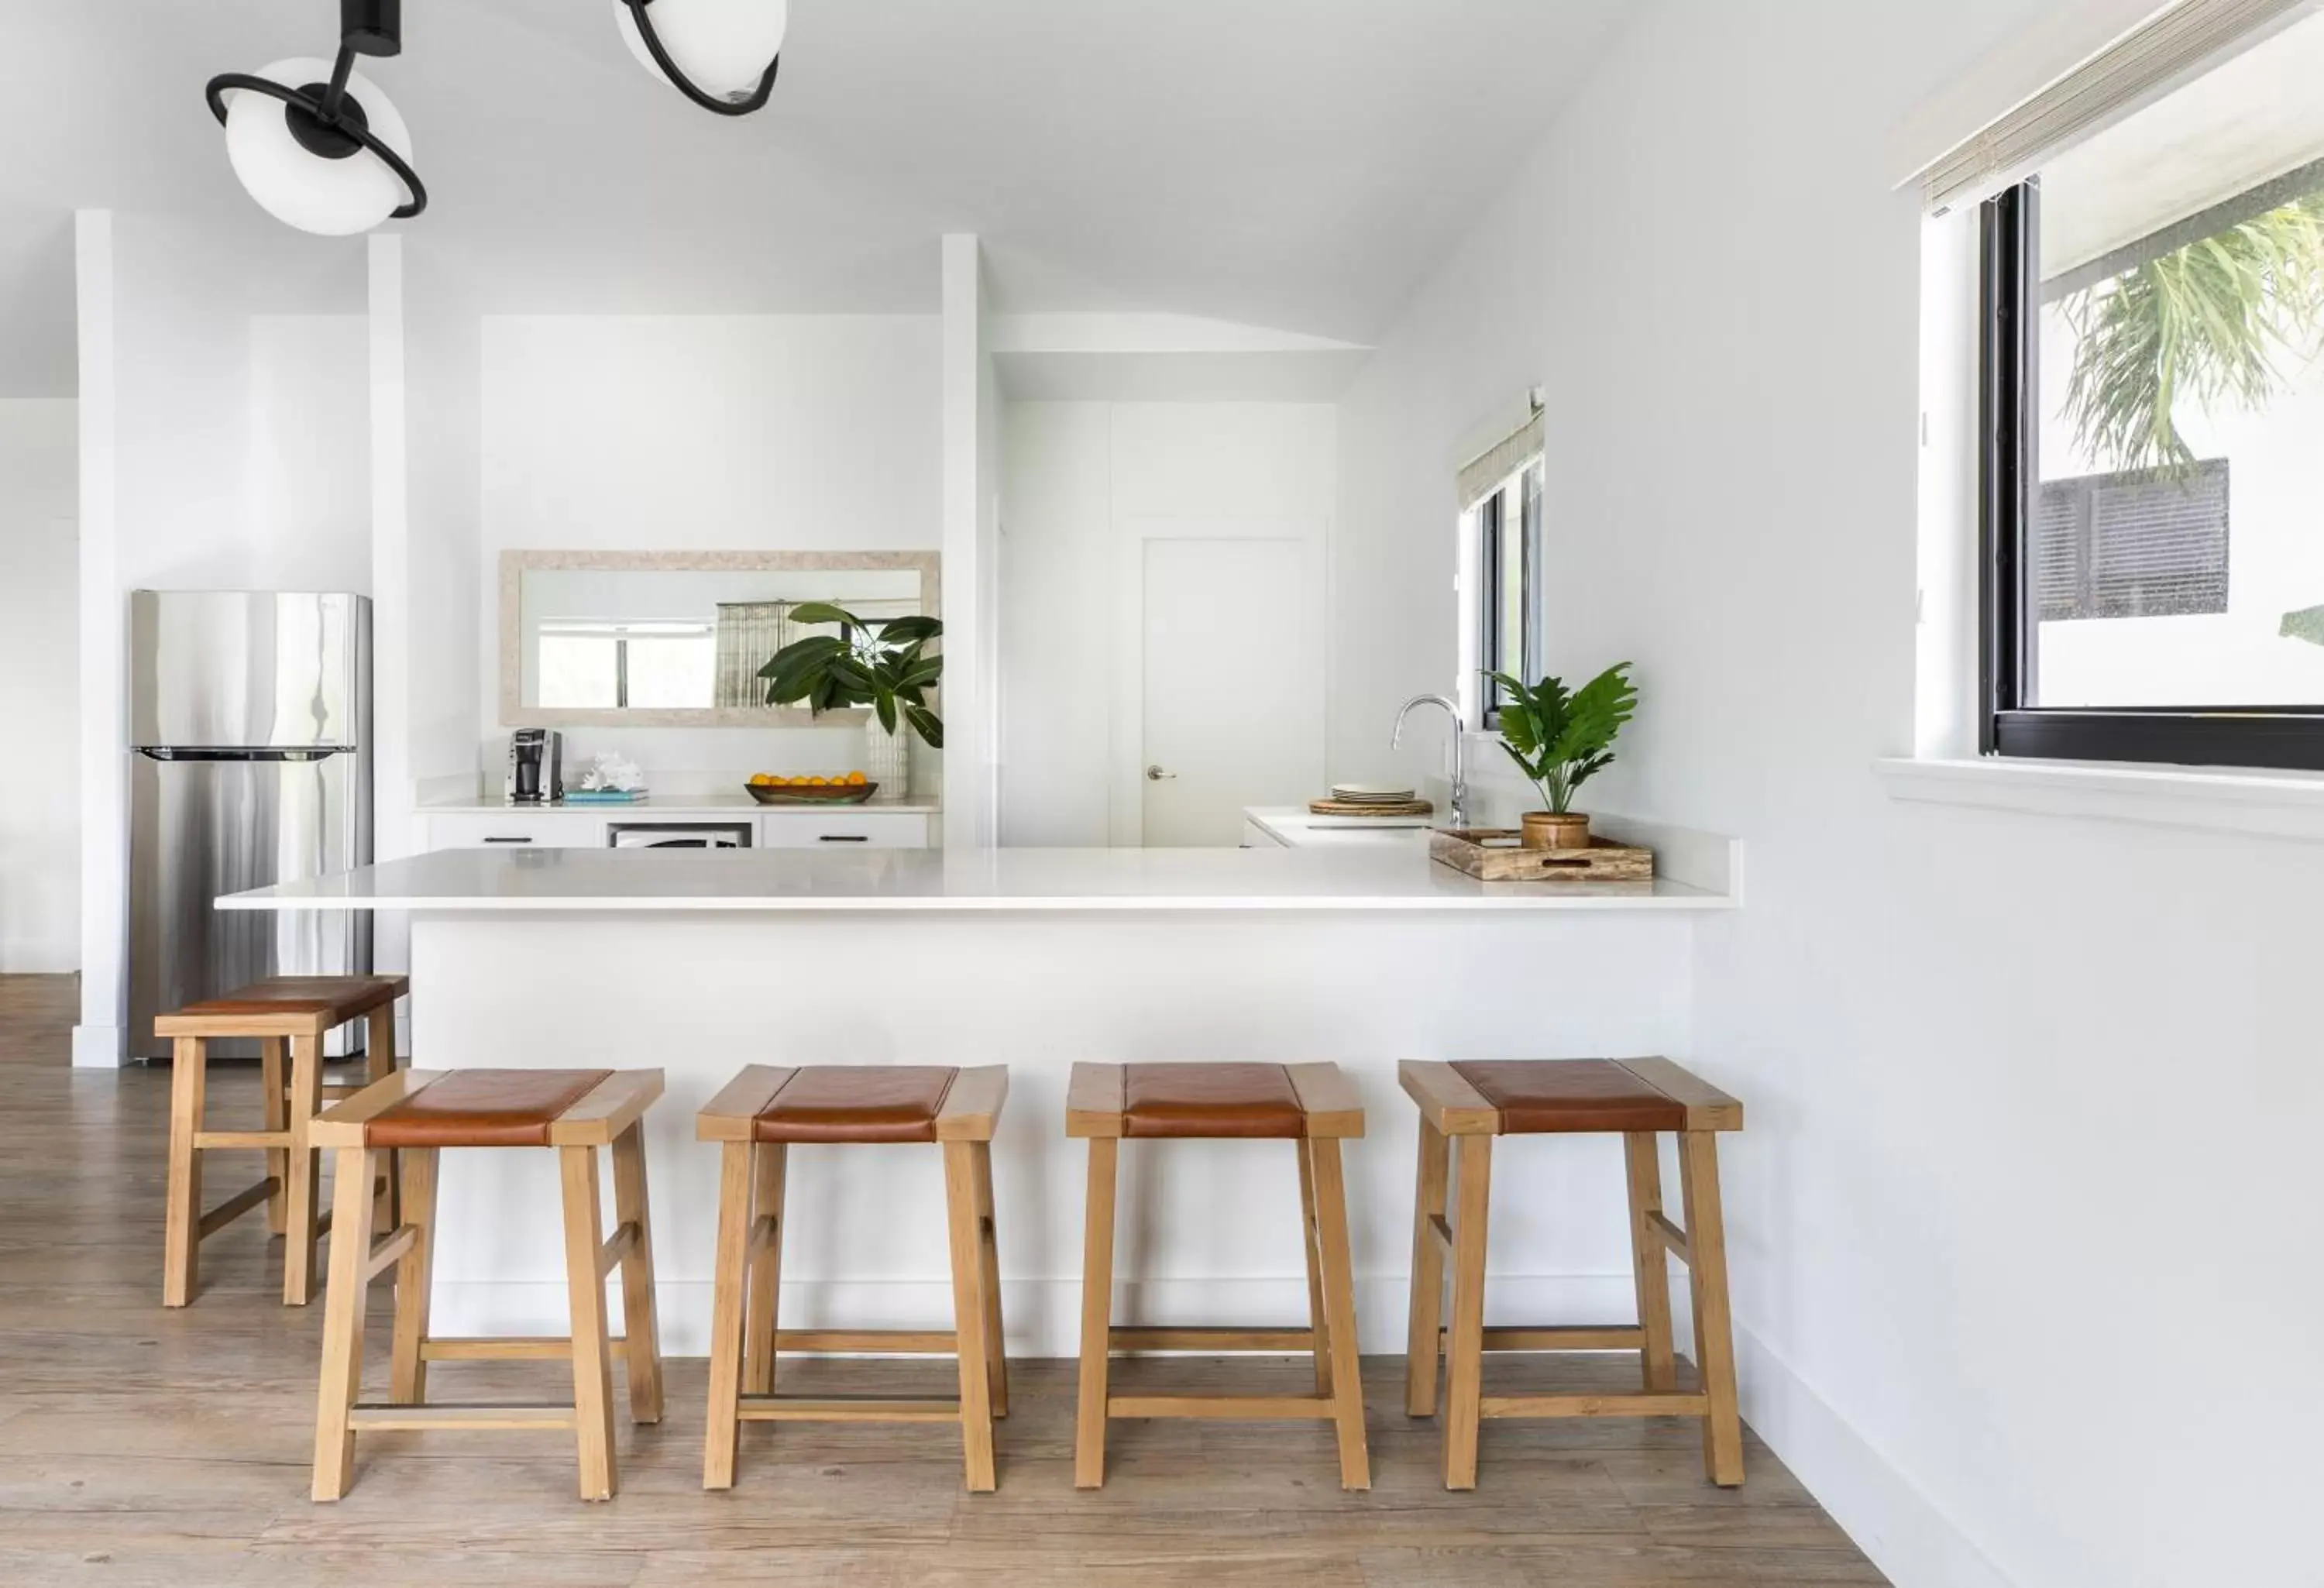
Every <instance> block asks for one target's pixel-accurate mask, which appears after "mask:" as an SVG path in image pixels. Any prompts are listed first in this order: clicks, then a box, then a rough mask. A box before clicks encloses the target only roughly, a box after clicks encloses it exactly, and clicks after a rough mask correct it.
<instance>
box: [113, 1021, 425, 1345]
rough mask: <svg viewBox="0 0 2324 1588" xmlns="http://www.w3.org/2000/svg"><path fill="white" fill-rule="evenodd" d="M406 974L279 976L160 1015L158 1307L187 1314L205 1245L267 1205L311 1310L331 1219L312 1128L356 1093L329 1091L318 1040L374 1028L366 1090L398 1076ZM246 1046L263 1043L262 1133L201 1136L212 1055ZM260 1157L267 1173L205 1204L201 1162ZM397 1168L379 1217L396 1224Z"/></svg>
mask: <svg viewBox="0 0 2324 1588" xmlns="http://www.w3.org/2000/svg"><path fill="white" fill-rule="evenodd" d="M407 987H408V983H407V982H406V981H405V979H404V978H403V977H401V976H275V977H273V978H272V979H270V980H267V981H263V982H254V983H251V984H250V985H249V986H247V987H238V988H236V989H235V991H233V992H229V993H227V994H226V996H225V997H223V998H206V999H204V1000H202V1001H201V1002H198V1003H189V1004H187V1005H186V1006H185V1007H184V1008H182V1009H175V1010H171V1011H169V1012H168V1013H166V1014H157V1015H155V1016H154V1017H153V1034H154V1035H155V1036H156V1037H164V1038H168V1039H170V1042H171V1060H170V1169H169V1204H168V1212H167V1214H166V1215H165V1217H164V1219H163V1222H162V1238H161V1249H162V1250H161V1305H162V1306H185V1305H186V1304H187V1303H189V1302H190V1301H191V1300H193V1298H194V1293H195V1291H196V1290H197V1289H198V1288H199V1283H200V1277H201V1275H200V1269H201V1243H202V1241H203V1240H204V1238H205V1237H207V1236H210V1235H214V1234H216V1233H218V1232H219V1231H220V1230H223V1229H225V1228H226V1225H228V1224H230V1223H233V1222H234V1221H235V1219H237V1218H240V1217H241V1216H242V1215H243V1214H245V1213H248V1212H249V1211H250V1210H251V1209H252V1208H254V1207H257V1206H260V1205H263V1206H264V1207H265V1209H266V1227H267V1229H268V1230H269V1231H271V1232H272V1233H275V1234H278V1235H281V1236H283V1237H284V1241H283V1243H282V1300H283V1304H284V1305H285V1306H306V1305H307V1303H308V1302H309V1300H311V1299H312V1298H313V1297H314V1293H315V1242H317V1241H318V1240H319V1239H320V1238H321V1236H322V1233H323V1232H324V1230H325V1229H326V1228H327V1227H328V1222H329V1215H328V1214H324V1213H322V1212H321V1211H320V1210H319V1209H318V1206H317V1205H316V1204H317V1201H318V1193H317V1191H316V1181H317V1168H318V1166H317V1163H316V1158H315V1151H314V1148H313V1146H312V1144H311V1143H309V1140H307V1131H308V1127H309V1125H310V1124H311V1123H312V1122H313V1121H314V1118H315V1116H316V1115H317V1114H318V1113H321V1112H322V1109H323V1099H324V1098H325V1097H326V1096H329V1095H340V1096H344V1095H346V1094H349V1093H352V1092H355V1091H356V1090H358V1089H359V1088H358V1087H356V1086H355V1085H332V1086H327V1085H324V1083H323V1039H325V1038H326V1037H327V1036H329V1035H330V1033H331V1032H333V1031H334V1030H336V1029H338V1028H339V1027H341V1026H344V1025H346V1024H347V1023H348V1022H349V1021H350V1020H362V1021H364V1024H365V1027H366V1029H367V1032H368V1036H367V1039H366V1043H365V1046H366V1048H368V1052H367V1054H366V1057H365V1059H364V1068H365V1072H366V1074H365V1076H364V1084H366V1085H368V1084H370V1083H372V1082H376V1081H380V1080H383V1079H384V1078H385V1077H386V1076H389V1075H390V1074H392V1072H393V1071H394V1069H395V1001H396V1000H397V999H399V998H401V997H402V996H403V994H404V992H405V991H406V989H407ZM231 1039H252V1040H255V1041H256V1042H257V1044H258V1062H259V1098H260V1106H261V1115H260V1119H261V1122H262V1124H263V1126H264V1128H263V1130H257V1131H210V1130H206V1129H204V1128H203V1116H204V1114H205V1113H206V1112H207V1109H208V1098H209V1061H210V1047H209V1045H210V1044H211V1043H212V1042H214V1041H224V1040H231ZM221 1150H224V1151H247V1152H263V1153H264V1154H265V1155H266V1177H265V1178H264V1179H263V1180H260V1181H259V1182H258V1183H257V1184H255V1185H254V1186H248V1187H246V1188H245V1189H244V1190H242V1191H240V1192H238V1193H236V1194H235V1196H229V1197H227V1198H226V1200H225V1201H223V1202H221V1203H219V1204H218V1205H217V1206H216V1207H214V1208H211V1209H209V1210H208V1211H207V1212H205V1211H204V1209H203V1207H202V1160H203V1159H204V1158H205V1157H206V1156H207V1155H208V1154H209V1153H211V1152H215V1151H221ZM395 1178H396V1176H395V1166H394V1165H393V1163H392V1162H391V1163H389V1164H388V1165H387V1175H386V1180H385V1188H384V1189H383V1191H382V1192H381V1194H380V1195H381V1197H382V1199H383V1203H384V1204H385V1205H384V1206H383V1208H382V1210H381V1217H382V1218H383V1220H384V1221H386V1222H388V1223H393V1222H394V1220H395V1217H396V1216H397V1215H396V1212H395V1206H394V1204H395V1198H396V1196H397V1192H396V1190H395Z"/></svg>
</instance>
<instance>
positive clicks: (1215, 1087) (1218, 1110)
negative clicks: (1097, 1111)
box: [1121, 1064, 1307, 1140]
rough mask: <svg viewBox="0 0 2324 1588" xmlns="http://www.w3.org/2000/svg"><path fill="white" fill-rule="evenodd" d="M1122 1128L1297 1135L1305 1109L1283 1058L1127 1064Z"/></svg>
mask: <svg viewBox="0 0 2324 1588" xmlns="http://www.w3.org/2000/svg"><path fill="white" fill-rule="evenodd" d="M1121 1119H1122V1132H1121V1133H1122V1134H1123V1135H1125V1136H1180V1137H1213V1138H1217V1137H1234V1138H1263V1139H1271V1140H1296V1139H1298V1138H1299V1137H1301V1136H1304V1135H1305V1134H1306V1133H1307V1114H1306V1111H1305V1110H1304V1109H1302V1108H1301V1107H1300V1106H1299V1094H1298V1093H1297V1092H1296V1091H1295V1090H1293V1089H1292V1085H1291V1072H1290V1071H1288V1070H1286V1069H1285V1068H1284V1067H1283V1066H1281V1065H1279V1064H1133V1065H1125V1066H1123V1080H1122V1111H1121Z"/></svg>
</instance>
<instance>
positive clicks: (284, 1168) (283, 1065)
mask: <svg viewBox="0 0 2324 1588" xmlns="http://www.w3.org/2000/svg"><path fill="white" fill-rule="evenodd" d="M258 1085H259V1089H260V1090H261V1091H263V1093H264V1094H266V1095H265V1098H264V1101H263V1104H262V1105H261V1107H260V1110H259V1122H260V1124H261V1125H262V1126H263V1127H264V1128H265V1129H267V1130H269V1131H287V1130H289V1129H290V1128H291V1097H290V1086H291V1049H290V1047H289V1045H288V1044H286V1043H285V1042H284V1041H283V1040H282V1039H281V1038H280V1037H261V1038H260V1039H258ZM266 1177H267V1178H268V1179H270V1180H272V1181H273V1182H274V1189H273V1190H272V1191H270V1192H268V1193H267V1194H266V1233H268V1234H270V1235H280V1234H281V1233H282V1232H283V1231H285V1230H287V1229H289V1228H290V1227H291V1155H290V1154H289V1153H288V1152H285V1151H283V1150H282V1149H281V1148H279V1147H270V1148H268V1149H266Z"/></svg>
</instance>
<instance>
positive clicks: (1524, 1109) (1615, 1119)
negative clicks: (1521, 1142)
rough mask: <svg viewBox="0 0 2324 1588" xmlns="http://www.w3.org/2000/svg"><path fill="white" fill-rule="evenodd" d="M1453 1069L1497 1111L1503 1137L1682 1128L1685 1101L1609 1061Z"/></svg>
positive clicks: (1468, 1064) (1494, 1063) (1504, 1062)
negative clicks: (1552, 1132)
mask: <svg viewBox="0 0 2324 1588" xmlns="http://www.w3.org/2000/svg"><path fill="white" fill-rule="evenodd" d="M1452 1071H1453V1073H1454V1074H1455V1075H1457V1076H1460V1077H1461V1078H1462V1080H1464V1081H1466V1082H1468V1083H1469V1085H1471V1086H1474V1087H1475V1088H1476V1089H1477V1092H1478V1094H1479V1095H1480V1096H1481V1097H1483V1098H1484V1100H1485V1101H1486V1102H1488V1103H1491V1104H1492V1105H1493V1106H1494V1107H1495V1108H1496V1109H1498V1110H1499V1111H1500V1116H1501V1129H1500V1133H1501V1134H1502V1135H1504V1136H1531V1135H1539V1134H1544V1133H1546V1132H1549V1131H1683V1130H1684V1129H1686V1104H1685V1103H1681V1102H1680V1101H1679V1100H1678V1099H1677V1098H1675V1097H1673V1096H1672V1095H1671V1094H1669V1093H1667V1092H1665V1091H1663V1090H1662V1089H1661V1088H1660V1087H1658V1086H1656V1085H1655V1084H1654V1083H1653V1082H1651V1081H1648V1080H1646V1078H1645V1077H1643V1076H1639V1075H1637V1073H1636V1072H1634V1071H1631V1070H1628V1069H1626V1068H1624V1067H1623V1066H1621V1065H1618V1064H1617V1063H1615V1062H1614V1061H1613V1060H1612V1059H1609V1058H1546V1059H1526V1058H1521V1059H1499V1060H1491V1061H1488V1062H1483V1063H1479V1062H1473V1061H1463V1062H1459V1063H1455V1064H1454V1065H1453V1066H1452Z"/></svg>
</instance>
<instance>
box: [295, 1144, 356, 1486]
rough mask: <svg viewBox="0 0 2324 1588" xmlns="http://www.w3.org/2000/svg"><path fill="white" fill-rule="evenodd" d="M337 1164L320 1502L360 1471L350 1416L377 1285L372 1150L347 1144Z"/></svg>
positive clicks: (319, 1431)
mask: <svg viewBox="0 0 2324 1588" xmlns="http://www.w3.org/2000/svg"><path fill="white" fill-rule="evenodd" d="M337 1169H338V1185H337V1194H336V1196H335V1198H334V1200H333V1203H332V1206H331V1283H330V1288H329V1289H328V1290H327V1292H326V1293H325V1295H324V1298H323V1373H322V1381H321V1383H320V1384H319V1385H318V1387H317V1390H316V1391H315V1486H314V1496H315V1498H316V1499H317V1500H337V1499H339V1498H340V1497H341V1496H343V1495H344V1494H346V1491H347V1482H348V1479H349V1478H350V1477H351V1476H352V1475H353V1473H354V1468H355V1430H354V1428H353V1426H351V1425H350V1423H349V1421H348V1414H349V1413H350V1412H352V1411H353V1410H354V1409H355V1402H356V1400H357V1399H360V1398H361V1396H362V1393H363V1350H364V1312H365V1310H366V1308H365V1306H364V1301H365V1299H366V1297H365V1292H367V1291H368V1290H369V1289H370V1288H371V1287H370V1284H369V1282H368V1275H367V1273H366V1270H367V1269H369V1268H370V1266H371V1211H372V1190H371V1179H372V1155H371V1151H370V1149H368V1148H363V1147H342V1148H340V1149H339V1152H338V1164H337ZM293 1238H294V1239H295V1238H296V1237H295V1236H294V1237H293Z"/></svg>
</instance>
